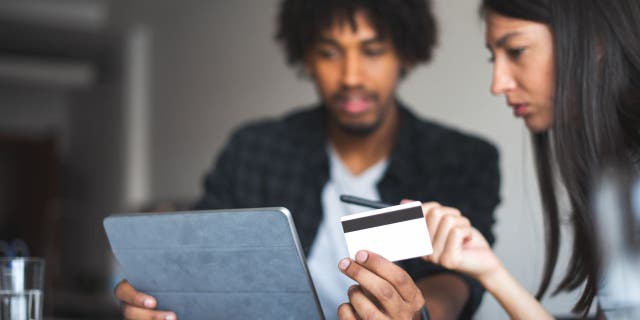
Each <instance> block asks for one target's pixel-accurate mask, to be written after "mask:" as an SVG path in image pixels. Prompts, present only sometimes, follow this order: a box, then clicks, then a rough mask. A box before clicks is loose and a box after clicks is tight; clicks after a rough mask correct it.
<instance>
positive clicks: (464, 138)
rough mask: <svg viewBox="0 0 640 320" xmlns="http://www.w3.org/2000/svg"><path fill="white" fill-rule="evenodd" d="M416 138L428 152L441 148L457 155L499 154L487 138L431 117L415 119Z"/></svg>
mask: <svg viewBox="0 0 640 320" xmlns="http://www.w3.org/2000/svg"><path fill="white" fill-rule="evenodd" d="M414 140H415V142H416V143H417V144H418V145H419V146H420V149H421V150H423V151H424V152H428V153H432V152H433V151H434V150H439V151H441V152H447V151H448V152H453V153H455V154H457V155H473V154H478V153H483V154H490V155H495V156H497V154H498V150H497V148H496V146H495V145H494V144H493V143H491V142H490V141H489V140H487V139H486V138H483V137H481V136H479V135H477V134H473V133H470V132H467V131H464V130H462V129H457V128H453V127H451V126H448V125H445V124H442V123H439V122H437V121H434V120H430V119H419V118H415V119H414Z"/></svg>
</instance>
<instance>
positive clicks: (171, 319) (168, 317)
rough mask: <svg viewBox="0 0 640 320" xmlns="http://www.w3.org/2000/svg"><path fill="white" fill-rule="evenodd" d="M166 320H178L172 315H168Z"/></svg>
mask: <svg viewBox="0 0 640 320" xmlns="http://www.w3.org/2000/svg"><path fill="white" fill-rule="evenodd" d="M164 320H176V317H175V316H174V315H172V314H168V315H166V316H165V317H164Z"/></svg>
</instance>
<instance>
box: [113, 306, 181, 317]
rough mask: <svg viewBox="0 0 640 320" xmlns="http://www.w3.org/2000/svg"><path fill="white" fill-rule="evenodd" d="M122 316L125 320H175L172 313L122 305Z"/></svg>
mask: <svg viewBox="0 0 640 320" xmlns="http://www.w3.org/2000/svg"><path fill="white" fill-rule="evenodd" d="M122 315H123V316H124V318H125V319H127V320H177V319H178V318H177V317H176V314H175V313H173V312H162V311H155V310H149V309H144V308H140V307H136V306H132V305H129V304H126V303H123V304H122Z"/></svg>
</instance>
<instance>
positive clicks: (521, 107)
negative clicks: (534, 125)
mask: <svg viewBox="0 0 640 320" xmlns="http://www.w3.org/2000/svg"><path fill="white" fill-rule="evenodd" d="M511 106H512V107H513V115H514V116H516V117H524V116H525V115H526V114H527V113H528V112H529V105H528V104H524V103H521V104H513V105H511Z"/></svg>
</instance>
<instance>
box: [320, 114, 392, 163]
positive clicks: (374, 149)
mask: <svg viewBox="0 0 640 320" xmlns="http://www.w3.org/2000/svg"><path fill="white" fill-rule="evenodd" d="M398 113H399V112H398V107H397V106H394V107H393V108H391V110H389V113H388V114H386V115H385V119H384V120H383V121H382V123H381V124H380V126H379V127H378V128H377V129H376V130H375V131H374V132H372V133H370V134H368V135H366V136H362V137H360V136H356V135H353V134H349V133H347V132H344V130H342V129H340V128H338V127H337V126H335V125H331V124H330V125H329V128H328V129H329V130H328V134H329V142H330V143H331V145H332V146H333V148H335V150H336V152H337V154H338V156H339V157H340V160H342V162H343V163H344V165H345V166H346V167H347V168H348V169H349V171H350V172H351V173H352V174H354V175H358V174H360V173H362V172H364V171H366V170H367V169H369V168H370V167H371V166H373V165H375V164H376V163H378V162H380V161H381V160H383V159H386V158H387V157H388V156H389V155H390V154H391V150H392V149H393V145H394V142H395V140H396V134H397V131H398V122H399V116H398Z"/></svg>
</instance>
